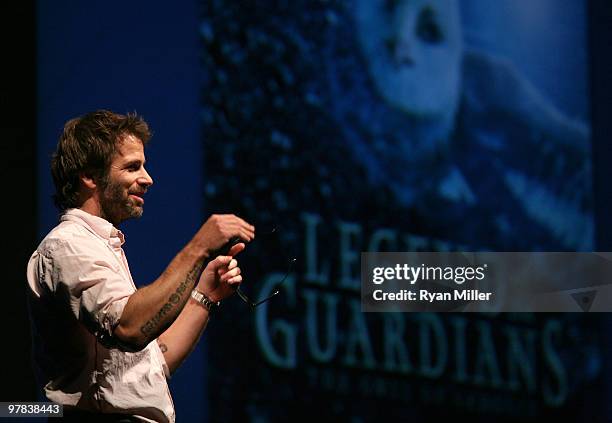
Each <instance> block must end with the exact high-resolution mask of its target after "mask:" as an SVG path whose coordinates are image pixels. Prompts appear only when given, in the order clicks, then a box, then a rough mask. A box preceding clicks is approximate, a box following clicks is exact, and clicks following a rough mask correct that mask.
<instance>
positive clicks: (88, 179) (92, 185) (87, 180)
mask: <svg viewBox="0 0 612 423" xmlns="http://www.w3.org/2000/svg"><path fill="white" fill-rule="evenodd" d="M79 180H80V181H81V183H82V184H83V186H84V187H85V188H88V189H92V190H93V189H96V187H97V186H98V184H97V183H96V180H95V179H94V177H93V175H92V174H91V173H89V172H81V173H80V174H79Z"/></svg>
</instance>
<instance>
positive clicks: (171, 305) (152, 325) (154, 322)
mask: <svg viewBox="0 0 612 423" xmlns="http://www.w3.org/2000/svg"><path fill="white" fill-rule="evenodd" d="M203 266H204V263H198V264H196V265H195V266H194V267H193V268H192V269H191V270H190V271H189V273H188V274H187V277H186V278H185V280H184V281H182V282H181V283H180V284H179V286H178V287H177V288H176V291H175V292H174V293H173V294H172V295H170V297H169V298H168V302H167V303H166V304H164V305H163V306H162V308H160V309H159V311H158V312H157V313H156V314H155V316H153V318H152V319H151V320H149V321H148V322H147V323H145V324H144V325H143V326H142V327H141V328H140V332H142V333H143V334H144V335H145V336H149V335H151V334H152V333H154V332H155V331H156V330H157V329H158V327H159V325H160V322H162V323H163V322H164V321H165V319H164V317H165V316H166V315H167V314H168V313H170V312H171V311H175V310H176V308H177V306H178V305H180V307H178V308H179V311H180V309H181V308H182V306H183V305H185V303H186V302H187V299H188V298H189V293H190V292H191V289H192V288H193V286H194V285H195V282H196V280H197V279H198V278H199V277H200V273H201V272H202V267H203ZM177 314H178V312H177Z"/></svg>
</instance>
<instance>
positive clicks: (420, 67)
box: [200, 0, 600, 421]
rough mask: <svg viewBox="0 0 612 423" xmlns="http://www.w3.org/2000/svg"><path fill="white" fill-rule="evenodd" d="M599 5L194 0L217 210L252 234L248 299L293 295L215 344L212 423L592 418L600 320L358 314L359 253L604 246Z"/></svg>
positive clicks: (217, 334) (236, 322) (238, 318)
mask: <svg viewBox="0 0 612 423" xmlns="http://www.w3.org/2000/svg"><path fill="white" fill-rule="evenodd" d="M493 3H494V4H493ZM536 3H537V4H536ZM585 7H586V6H585V4H584V2H581V1H579V2H572V3H571V4H569V3H568V4H565V3H564V4H563V5H559V3H558V2H552V1H542V2H529V1H501V2H489V1H485V0H469V1H458V0H346V1H332V0H318V1H302V0H295V1H285V0H275V1H268V2H255V1H243V2H230V1H223V0H209V1H202V7H201V10H202V15H201V25H200V37H201V46H202V78H203V83H202V109H201V120H202V128H203V140H202V142H203V144H204V150H205V152H206V153H205V157H204V159H203V160H204V175H203V178H204V181H205V184H204V185H205V193H204V195H205V204H206V205H207V207H208V209H207V210H208V211H209V212H232V213H236V214H238V215H240V216H242V217H244V218H245V219H246V220H248V221H249V222H251V223H253V224H255V225H256V227H257V236H256V239H255V241H253V243H252V244H251V245H249V246H248V248H247V250H246V251H245V252H244V253H242V254H241V256H240V257H239V258H240V263H241V267H242V268H243V276H244V281H245V282H244V284H243V288H244V293H245V295H246V296H247V297H248V298H249V300H250V301H253V302H256V301H257V300H259V299H262V298H266V297H268V296H270V295H271V294H273V293H274V292H275V290H276V288H277V284H278V283H279V282H281V281H282V285H281V286H280V287H279V288H278V289H279V294H278V295H275V296H274V297H273V298H272V299H271V300H269V301H267V302H265V303H263V304H262V305H260V306H258V307H256V308H251V307H250V306H249V305H248V304H247V302H246V301H242V300H241V299H240V298H238V297H237V296H234V298H232V299H231V300H229V301H227V302H226V303H224V304H223V312H222V313H219V316H216V317H215V319H217V320H218V321H219V323H217V324H219V325H224V326H225V325H232V327H234V328H235V330H234V331H232V335H231V336H227V335H223V334H222V331H216V330H215V328H214V326H215V325H211V328H210V329H209V331H210V332H209V333H208V335H207V336H209V339H210V342H214V343H215V348H214V351H211V352H210V357H209V358H207V360H208V362H209V363H210V369H211V370H210V381H209V393H210V401H209V402H210V407H211V418H212V419H213V420H214V421H245V420H246V421H283V420H287V419H290V418H292V417H296V418H297V417H299V418H306V417H311V418H332V417H333V418H338V416H342V419H344V420H347V421H349V420H351V421H352V420H354V421H360V420H359V419H363V420H364V421H368V420H371V419H373V418H375V417H376V416H377V410H378V409H380V408H381V407H383V408H385V410H386V411H387V413H388V415H389V416H391V417H396V418H398V419H401V420H407V419H417V420H418V419H419V418H420V417H419V416H421V417H422V416H425V415H430V416H438V417H440V418H442V417H447V416H452V415H454V414H456V413H458V412H459V413H463V414H465V415H470V416H481V415H482V416H488V418H490V417H491V416H495V417H496V418H500V416H508V418H510V419H511V420H512V421H516V420H517V419H518V420H524V421H532V420H536V419H537V418H540V417H551V416H556V415H559V416H562V415H566V416H567V415H570V416H571V415H572V414H571V413H572V412H574V410H575V406H576V405H575V404H577V403H580V402H581V401H582V402H584V401H585V399H584V398H583V397H582V396H583V395H584V392H585V389H586V388H585V387H591V386H592V387H594V388H593V389H595V387H596V386H597V383H598V381H599V377H600V376H599V374H600V356H599V354H600V349H599V347H600V345H599V342H600V340H599V339H597V338H596V337H595V338H593V337H592V335H588V336H587V335H586V333H587V332H583V331H581V329H580V328H581V327H583V326H584V325H586V326H589V327H591V326H593V325H597V324H598V323H597V322H596V321H595V320H589V319H585V318H577V317H576V316H573V315H564V316H551V315H527V314H522V315H508V314H498V315H495V314H492V315H467V314H466V315H436V314H420V313H414V314H410V313H404V314H395V313H362V312H361V309H360V302H359V286H360V285H359V260H360V253H361V252H362V251H481V250H491V251H540V250H541V251H589V250H592V248H593V242H594V241H593V238H594V236H593V232H594V227H593V206H592V186H591V185H592V181H591V148H590V122H589V110H588V104H589V98H588V90H587V87H588V78H587V77H588V66H587V63H588V61H587V56H586V37H587V23H586V11H585ZM568 22H571V25H568ZM551 34H552V35H551ZM293 259H295V263H294V264H293V265H291V263H292V262H293ZM579 317H580V316H579ZM585 338H588V339H585ZM578 355H579V356H580V357H581V361H580V363H581V365H580V367H579V368H577V367H576V366H575V364H574V363H575V360H576V357H577V356H578ZM589 389H590V388H589ZM593 401H595V399H594V400H593ZM442 405H445V406H447V407H442ZM432 413H433V414H432ZM476 421H478V420H476ZM483 421H484V420H483Z"/></svg>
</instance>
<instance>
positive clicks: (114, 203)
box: [101, 182, 144, 226]
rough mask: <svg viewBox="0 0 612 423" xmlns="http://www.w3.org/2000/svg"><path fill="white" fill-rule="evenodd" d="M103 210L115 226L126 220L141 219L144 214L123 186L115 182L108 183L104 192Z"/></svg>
mask: <svg viewBox="0 0 612 423" xmlns="http://www.w3.org/2000/svg"><path fill="white" fill-rule="evenodd" d="M101 208H102V213H103V214H104V217H105V218H106V219H107V220H108V221H109V222H111V223H112V224H113V225H115V226H116V225H118V224H119V223H121V222H123V221H124V220H127V219H131V218H139V217H140V216H142V213H143V212H144V209H143V207H142V206H139V205H137V204H135V202H134V200H132V199H131V198H130V196H129V194H126V192H125V189H124V188H123V187H122V186H121V185H119V184H115V183H113V182H108V183H107V184H106V186H105V187H104V190H103V191H102V201H101Z"/></svg>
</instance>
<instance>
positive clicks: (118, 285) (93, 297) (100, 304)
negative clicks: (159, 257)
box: [49, 241, 135, 344]
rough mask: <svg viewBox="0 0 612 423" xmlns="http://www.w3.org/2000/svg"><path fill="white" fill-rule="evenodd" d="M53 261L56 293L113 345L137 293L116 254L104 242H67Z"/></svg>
mask: <svg viewBox="0 0 612 423" xmlns="http://www.w3.org/2000/svg"><path fill="white" fill-rule="evenodd" d="M98 244H99V245H98ZM51 260H52V263H49V264H52V271H53V272H54V275H53V279H54V280H56V281H57V284H56V286H55V291H56V292H55V294H56V295H57V296H60V297H63V298H64V299H65V300H67V301H69V303H70V304H69V305H70V309H71V311H72V313H73V314H74V316H75V317H76V318H77V319H78V320H79V321H81V322H82V323H84V324H85V326H86V327H87V328H88V329H89V330H90V331H91V332H92V334H94V335H95V336H96V337H97V338H98V339H99V340H100V341H101V342H102V343H104V344H109V343H110V344H113V343H114V341H113V339H114V338H113V335H114V334H113V332H114V329H115V327H116V326H117V325H118V324H119V321H120V319H121V315H122V313H123V309H124V307H125V305H126V304H127V301H128V299H129V297H130V295H132V294H133V293H134V291H135V289H134V286H133V284H132V283H131V282H130V280H129V279H128V277H127V276H126V275H125V273H124V272H122V271H121V267H120V264H119V261H118V260H117V259H116V257H115V256H114V255H113V252H112V251H111V250H110V249H108V248H107V247H106V246H104V245H103V244H102V243H96V242H91V241H89V242H68V241H64V242H61V243H59V244H58V245H57V246H56V248H55V249H54V251H53V253H52V255H51Z"/></svg>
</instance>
